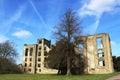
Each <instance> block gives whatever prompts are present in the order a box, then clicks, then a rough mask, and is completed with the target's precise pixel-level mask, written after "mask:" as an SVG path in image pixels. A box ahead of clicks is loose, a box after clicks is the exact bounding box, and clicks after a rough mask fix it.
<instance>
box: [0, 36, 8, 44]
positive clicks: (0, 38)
mask: <svg viewBox="0 0 120 80" xmlns="http://www.w3.org/2000/svg"><path fill="white" fill-rule="evenodd" d="M6 40H8V38H7V37H6V36H3V35H0V43H1V42H4V41H6Z"/></svg>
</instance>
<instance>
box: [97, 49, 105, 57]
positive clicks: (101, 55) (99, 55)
mask: <svg viewBox="0 0 120 80" xmlns="http://www.w3.org/2000/svg"><path fill="white" fill-rule="evenodd" d="M98 57H99V58H102V57H104V53H103V51H102V50H98Z"/></svg>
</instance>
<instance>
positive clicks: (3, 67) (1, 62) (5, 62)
mask: <svg viewBox="0 0 120 80" xmlns="http://www.w3.org/2000/svg"><path fill="white" fill-rule="evenodd" d="M10 73H21V70H20V69H19V68H18V66H17V65H16V64H15V63H14V62H13V61H12V60H10V59H6V58H0V74H10Z"/></svg>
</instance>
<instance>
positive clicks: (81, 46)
mask: <svg viewBox="0 0 120 80" xmlns="http://www.w3.org/2000/svg"><path fill="white" fill-rule="evenodd" d="M78 49H79V50H80V51H83V49H84V46H83V41H81V42H80V43H79V44H78Z"/></svg>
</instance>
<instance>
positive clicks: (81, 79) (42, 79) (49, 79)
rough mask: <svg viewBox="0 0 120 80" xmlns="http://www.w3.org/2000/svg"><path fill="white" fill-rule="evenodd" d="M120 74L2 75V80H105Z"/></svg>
mask: <svg viewBox="0 0 120 80" xmlns="http://www.w3.org/2000/svg"><path fill="white" fill-rule="evenodd" d="M118 74H120V72H114V73H111V74H91V75H72V76H66V75H56V74H0V80H105V79H107V78H109V77H111V76H115V75H118Z"/></svg>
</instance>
